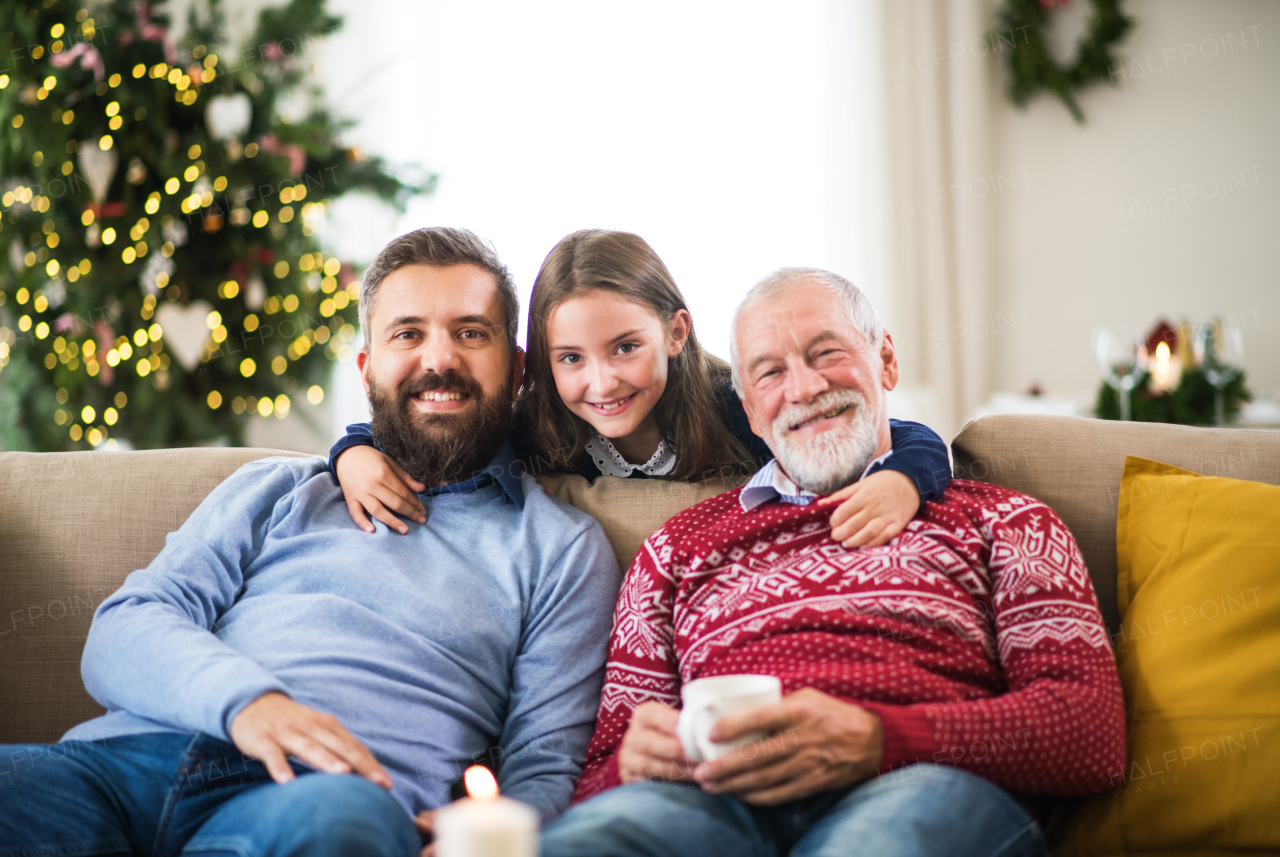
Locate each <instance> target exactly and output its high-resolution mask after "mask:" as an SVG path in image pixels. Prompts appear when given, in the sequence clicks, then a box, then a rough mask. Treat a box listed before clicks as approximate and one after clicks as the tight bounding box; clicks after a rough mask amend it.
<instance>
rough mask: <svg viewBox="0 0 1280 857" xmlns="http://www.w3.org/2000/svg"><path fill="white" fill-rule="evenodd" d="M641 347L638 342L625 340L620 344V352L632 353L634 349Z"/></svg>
mask: <svg viewBox="0 0 1280 857" xmlns="http://www.w3.org/2000/svg"><path fill="white" fill-rule="evenodd" d="M639 347H640V346H639V345H638V344H637V343H634V342H624V343H622V344H621V345H619V346H618V352H619V353H621V354H630V353H631V352H632V351H635V350H636V349H637V348H639Z"/></svg>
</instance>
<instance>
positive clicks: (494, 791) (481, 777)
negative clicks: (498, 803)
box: [462, 765, 498, 800]
mask: <svg viewBox="0 0 1280 857" xmlns="http://www.w3.org/2000/svg"><path fill="white" fill-rule="evenodd" d="M462 781H463V782H464V783H465V784H466V786H467V794H469V795H471V796H472V797H473V798H478V799H480V800H488V799H490V798H495V797H497V796H498V781H497V780H495V779H494V778H493V774H491V773H489V769H488V768H486V767H485V766H484V765H472V766H471V767H469V768H467V770H466V771H465V772H463V774H462Z"/></svg>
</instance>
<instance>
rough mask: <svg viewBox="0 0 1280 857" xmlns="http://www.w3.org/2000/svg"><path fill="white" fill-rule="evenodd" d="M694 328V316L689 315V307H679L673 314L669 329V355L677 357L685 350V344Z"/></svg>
mask: <svg viewBox="0 0 1280 857" xmlns="http://www.w3.org/2000/svg"><path fill="white" fill-rule="evenodd" d="M692 330H693V318H692V317H691V316H690V315H689V311H688V310H687V309H678V310H676V311H675V312H674V313H672V315H671V324H670V326H669V329H668V334H667V335H668V338H669V340H670V341H669V342H668V345H667V357H675V356H677V355H678V354H679V353H680V352H681V351H683V350H684V345H685V343H686V342H688V341H689V333H690V331H692Z"/></svg>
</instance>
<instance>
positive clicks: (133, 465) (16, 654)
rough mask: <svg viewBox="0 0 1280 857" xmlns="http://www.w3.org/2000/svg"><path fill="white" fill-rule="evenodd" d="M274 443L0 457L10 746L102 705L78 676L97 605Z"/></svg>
mask: <svg viewBox="0 0 1280 857" xmlns="http://www.w3.org/2000/svg"><path fill="white" fill-rule="evenodd" d="M292 454H294V453H282V452H278V451H275V450H265V449H196V450H192V449H167V450H157V451H154V452H125V453H102V452H66V453H28V452H6V453H0V545H3V550H0V700H4V702H3V704H0V743H14V742H22V741H56V740H57V739H58V738H59V737H61V735H62V733H63V732H65V731H67V730H68V729H70V728H71V727H72V726H74V725H76V724H77V723H81V722H83V721H85V720H87V719H89V718H90V717H95V716H97V715H98V714H101V713H102V708H101V707H100V706H99V705H98V704H97V703H96V702H94V701H93V700H92V699H91V698H90V697H89V694H88V693H86V692H85V689H84V684H83V683H82V682H81V680H80V654H81V652H82V651H83V649H84V641H85V638H86V637H87V636H88V634H89V622H90V620H91V619H92V618H93V611H94V610H95V609H96V608H97V606H98V605H99V604H100V603H102V600H103V599H104V598H106V597H107V596H108V595H110V594H111V593H112V592H114V591H115V590H116V589H118V588H119V587H120V584H121V583H123V582H124V579H125V577H126V576H127V575H128V574H129V572H131V571H133V570H135V569H138V568H143V567H145V566H146V565H147V564H148V563H150V562H151V560H152V559H154V558H155V556H156V554H158V553H160V549H161V548H163V547H164V541H165V536H166V535H167V534H168V533H169V532H171V531H173V530H176V529H177V528H178V527H180V526H181V525H182V522H183V521H185V520H186V519H187V517H188V516H189V515H190V514H191V513H192V512H193V511H194V510H195V508H196V506H198V505H200V502H201V501H202V500H203V499H204V498H205V495H207V494H208V493H209V492H210V491H212V490H213V489H214V488H216V487H217V486H218V484H219V483H221V482H222V480H224V479H226V478H227V477H228V476H230V475H231V474H232V473H234V472H235V471H236V469H237V468H239V467H240V466H241V465H243V464H246V463H248V462H250V461H253V460H255V459H258V458H263V457H264V456H268V455H292Z"/></svg>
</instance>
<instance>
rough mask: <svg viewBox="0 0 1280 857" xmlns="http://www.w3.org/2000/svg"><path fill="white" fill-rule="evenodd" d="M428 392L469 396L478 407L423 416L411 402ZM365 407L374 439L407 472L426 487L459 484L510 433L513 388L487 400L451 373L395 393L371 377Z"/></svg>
mask: <svg viewBox="0 0 1280 857" xmlns="http://www.w3.org/2000/svg"><path fill="white" fill-rule="evenodd" d="M429 390H450V391H454V392H460V393H466V394H469V395H470V396H471V398H473V399H474V400H475V404H476V406H475V407H474V408H470V409H468V410H467V411H466V412H464V413H435V414H432V413H425V414H424V413H421V412H419V411H418V410H417V406H416V405H414V403H413V398H414V397H415V396H417V395H418V394H419V393H423V392H426V391H429ZM369 403H370V405H371V406H372V408H373V439H374V440H375V441H376V442H377V443H378V445H379V446H381V447H382V449H383V450H384V451H385V452H386V453H387V455H389V456H391V457H392V458H393V459H394V460H395V462H396V463H397V464H399V465H400V466H401V467H403V468H404V469H405V472H407V473H408V474H409V475H410V476H412V477H413V478H414V479H417V480H419V481H421V482H424V483H426V484H427V485H428V486H433V485H447V484H449V483H451V482H459V481H461V480H462V479H464V478H468V477H471V476H474V475H475V474H477V473H479V472H480V470H481V469H483V468H484V467H485V466H486V465H487V464H488V463H489V461H490V460H492V458H493V456H494V455H496V454H497V452H498V449H499V448H500V447H501V446H502V444H503V442H504V441H506V439H507V434H508V433H509V431H510V429H511V382H510V381H509V380H508V381H507V382H506V383H505V384H503V385H502V387H501V389H499V390H497V391H496V392H495V393H494V394H493V395H492V396H485V394H484V391H483V390H481V389H480V385H479V384H478V383H476V381H475V379H474V378H468V377H464V376H462V375H459V374H458V373H457V372H454V371H453V370H452V369H450V370H448V371H447V372H444V373H443V374H437V373H435V372H429V373H427V374H426V375H422V376H421V377H418V378H410V379H408V380H406V381H404V382H402V383H401V384H400V386H399V387H398V388H397V389H396V390H395V391H394V393H392V392H391V391H388V390H385V389H384V388H383V387H382V386H381V385H380V384H379V383H378V381H377V379H376V378H374V377H373V374H372V373H370V375H369Z"/></svg>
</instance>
